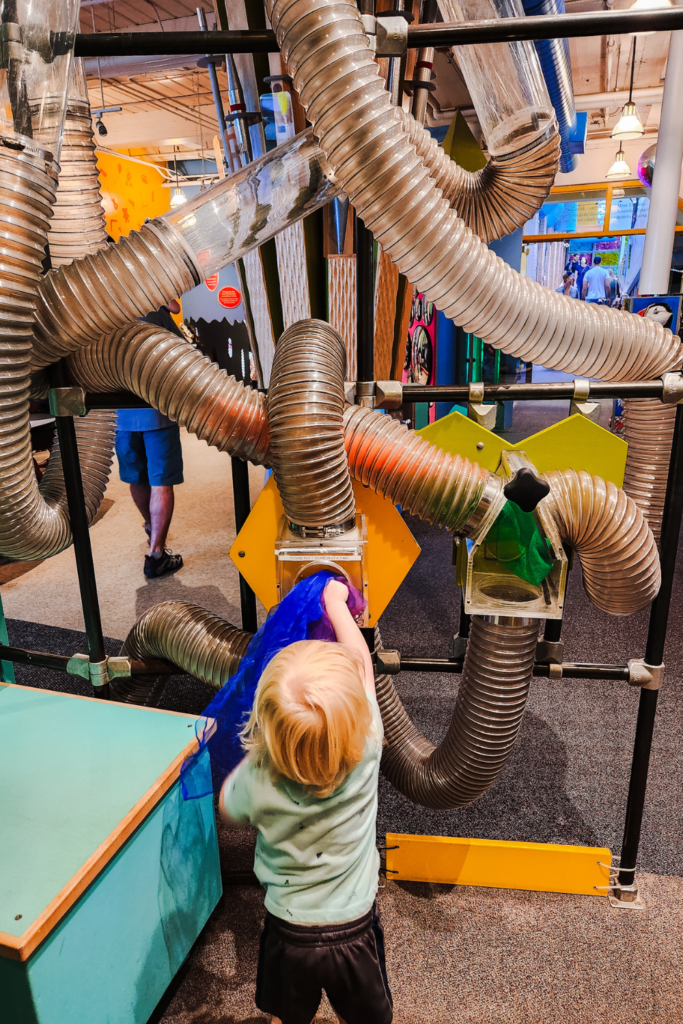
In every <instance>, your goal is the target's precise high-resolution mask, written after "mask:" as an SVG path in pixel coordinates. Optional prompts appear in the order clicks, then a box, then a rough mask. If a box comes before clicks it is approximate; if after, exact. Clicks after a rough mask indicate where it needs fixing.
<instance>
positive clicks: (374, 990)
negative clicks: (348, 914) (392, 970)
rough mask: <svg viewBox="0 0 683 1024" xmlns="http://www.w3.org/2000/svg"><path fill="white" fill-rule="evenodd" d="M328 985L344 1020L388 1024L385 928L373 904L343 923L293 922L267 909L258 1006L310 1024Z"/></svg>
mask: <svg viewBox="0 0 683 1024" xmlns="http://www.w3.org/2000/svg"><path fill="white" fill-rule="evenodd" d="M323 989H325V992H326V993H327V998H328V999H329V1001H330V1003H331V1004H332V1007H333V1009H334V1011H335V1013H337V1014H339V1016H340V1017H341V1018H342V1020H344V1021H345V1022H346V1024H390V1022H391V1019H392V1006H393V1004H392V999H391V992H390V991H389V983H388V982H387V972H386V966H385V963H384V932H383V931H382V926H381V924H380V923H379V918H378V916H377V910H376V908H375V907H373V908H372V910H369V911H368V912H367V914H364V915H363V916H362V917H359V918H357V920H355V921H347V922H346V923H345V924H327V925H302V924H289V922H288V921H283V920H281V919H280V918H279V917H275V916H274V915H273V914H270V913H266V920H265V924H264V926H263V932H262V934H261V946H260V950H259V960H258V973H257V975H256V1005H257V1006H258V1008H259V1010H262V1011H263V1013H272V1014H274V1015H275V1016H276V1017H279V1018H280V1020H281V1021H282V1024H311V1021H312V1020H313V1018H314V1017H315V1015H316V1012H317V1010H318V1007H319V1005H320V1000H321V998H322V990H323Z"/></svg>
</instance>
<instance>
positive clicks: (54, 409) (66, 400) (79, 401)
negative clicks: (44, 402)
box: [49, 387, 88, 416]
mask: <svg viewBox="0 0 683 1024" xmlns="http://www.w3.org/2000/svg"><path fill="white" fill-rule="evenodd" d="M49 402H50V412H51V413H52V415H53V416H87V414H88V409H87V406H86V404H85V389H84V388H79V387H71V388H50V392H49Z"/></svg>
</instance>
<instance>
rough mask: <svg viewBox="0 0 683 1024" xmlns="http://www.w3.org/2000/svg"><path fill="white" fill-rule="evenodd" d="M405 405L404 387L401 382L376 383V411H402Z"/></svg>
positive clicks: (384, 381) (381, 381) (379, 381)
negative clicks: (401, 408)
mask: <svg viewBox="0 0 683 1024" xmlns="http://www.w3.org/2000/svg"><path fill="white" fill-rule="evenodd" d="M402 405H403V385H402V384H401V382H400V380H378V381H376V382H375V409H400V407H401V406H402Z"/></svg>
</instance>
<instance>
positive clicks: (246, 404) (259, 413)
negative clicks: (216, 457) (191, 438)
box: [67, 322, 270, 465]
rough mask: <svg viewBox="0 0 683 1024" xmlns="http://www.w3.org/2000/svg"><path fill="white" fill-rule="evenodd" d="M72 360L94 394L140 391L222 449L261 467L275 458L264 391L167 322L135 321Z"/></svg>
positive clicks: (74, 371)
mask: <svg viewBox="0 0 683 1024" xmlns="http://www.w3.org/2000/svg"><path fill="white" fill-rule="evenodd" d="M67 365H68V367H69V373H70V374H71V377H72V378H73V380H74V381H75V382H76V383H77V384H80V385H81V386H82V387H84V388H85V389H86V391H94V392H96V393H97V392H107V391H132V392H133V394H135V395H137V396H138V397H139V398H142V399H143V400H144V401H145V402H149V403H150V405H152V406H153V407H154V408H155V409H158V410H159V412H162V413H164V415H165V416H169V417H170V418H171V419H172V420H174V422H176V423H179V424H180V426H182V427H186V428H187V430H189V431H190V433H192V434H196V436H197V437H199V438H201V440H203V441H206V442H207V444H210V445H212V446H213V447H214V448H218V450H219V451H221V452H228V453H229V454H230V455H235V456H237V457H238V458H240V459H249V460H250V461H251V462H255V463H257V464H259V465H263V464H265V463H267V461H268V459H269V448H270V433H269V430H268V417H267V415H266V409H265V398H264V396H263V395H261V394H259V392H258V391H255V390H254V389H253V388H249V387H245V385H244V384H242V383H241V382H240V381H237V380H235V378H234V377H231V376H229V375H228V374H227V373H226V371H225V370H222V369H221V368H220V367H219V366H218V365H217V364H216V363H213V362H212V361H211V360H210V359H209V358H208V357H207V356H205V355H203V354H202V353H201V352H200V351H199V350H198V349H196V348H195V347H194V346H193V345H190V344H189V342H187V341H186V340H185V339H184V338H179V337H178V336H177V335H176V334H172V333H171V332H170V331H166V330H164V328H163V327H155V326H152V325H151V324H146V323H137V322H136V323H132V324H129V325H128V327H124V328H123V329H121V330H119V331H113V332H112V333H111V334H106V335H104V336H103V337H101V338H99V339H98V341H97V342H96V343H95V344H94V345H90V346H89V347H88V348H81V349H79V350H78V351H77V352H74V353H73V354H72V355H71V356H69V358H68V360H67ZM89 415H92V413H90V414H89Z"/></svg>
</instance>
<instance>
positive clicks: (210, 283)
mask: <svg viewBox="0 0 683 1024" xmlns="http://www.w3.org/2000/svg"><path fill="white" fill-rule="evenodd" d="M204 284H205V285H206V287H207V288H208V289H209V291H210V292H215V291H216V288H217V287H218V274H212V275H211V277H207V279H206V281H205V282H204Z"/></svg>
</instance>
